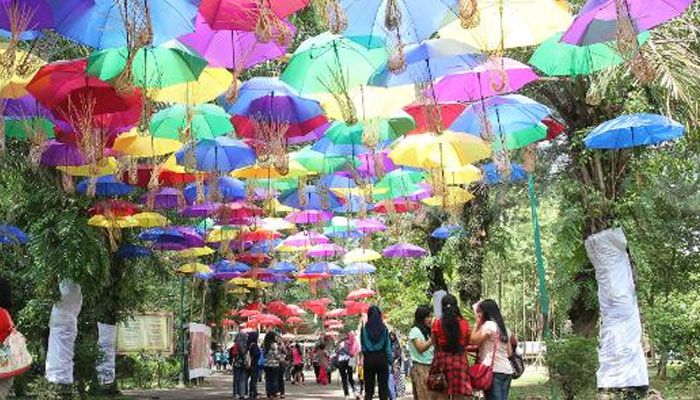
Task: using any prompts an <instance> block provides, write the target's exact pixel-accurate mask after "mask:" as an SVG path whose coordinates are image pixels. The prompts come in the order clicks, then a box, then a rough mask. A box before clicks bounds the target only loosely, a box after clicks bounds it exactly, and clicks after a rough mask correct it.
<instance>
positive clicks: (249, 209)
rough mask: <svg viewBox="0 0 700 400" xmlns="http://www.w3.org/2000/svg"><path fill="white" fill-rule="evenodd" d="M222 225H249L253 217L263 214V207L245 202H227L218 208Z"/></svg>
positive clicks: (217, 211)
mask: <svg viewBox="0 0 700 400" xmlns="http://www.w3.org/2000/svg"><path fill="white" fill-rule="evenodd" d="M216 214H217V215H218V218H217V220H218V222H219V223H220V224H222V225H247V224H248V223H249V222H250V220H251V219H253V218H255V217H259V216H261V215H262V209H261V208H260V207H258V206H256V205H254V204H247V203H244V202H234V203H226V204H223V205H221V207H219V208H218V209H217V210H216Z"/></svg>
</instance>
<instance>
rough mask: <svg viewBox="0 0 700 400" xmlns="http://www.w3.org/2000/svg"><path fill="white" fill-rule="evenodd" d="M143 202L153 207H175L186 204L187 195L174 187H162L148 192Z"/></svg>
mask: <svg viewBox="0 0 700 400" xmlns="http://www.w3.org/2000/svg"><path fill="white" fill-rule="evenodd" d="M141 202H142V203H144V204H148V205H149V206H150V207H151V208H153V209H166V210H167V209H175V208H182V207H184V205H185V197H184V196H183V195H182V191H181V190H180V189H177V188H172V187H162V188H159V189H156V190H152V191H150V192H148V193H146V194H145V195H144V196H143V197H142V198H141Z"/></svg>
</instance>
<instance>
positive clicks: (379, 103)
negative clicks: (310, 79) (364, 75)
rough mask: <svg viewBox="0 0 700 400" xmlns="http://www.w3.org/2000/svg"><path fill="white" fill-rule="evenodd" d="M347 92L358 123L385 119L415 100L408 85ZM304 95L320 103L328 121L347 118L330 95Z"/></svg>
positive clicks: (345, 111) (412, 90) (352, 89)
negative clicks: (373, 119)
mask: <svg viewBox="0 0 700 400" xmlns="http://www.w3.org/2000/svg"><path fill="white" fill-rule="evenodd" d="M372 73H374V71H373V72H372ZM347 92H348V98H349V100H350V102H351V103H352V109H353V110H354V111H355V116H356V117H357V119H358V120H360V121H367V120H370V119H372V118H385V117H386V116H387V115H391V114H393V113H394V112H396V110H398V109H400V108H402V107H404V106H406V105H408V104H410V103H413V102H414V101H415V100H416V90H415V89H414V88H413V87H412V86H408V85H406V86H394V87H379V86H366V85H360V86H356V87H354V88H351V89H348V90H347ZM306 95H308V96H311V97H313V98H315V99H316V100H318V101H320V102H321V107H323V109H324V110H325V112H326V116H327V117H328V118H329V119H333V120H337V121H343V120H345V119H346V118H347V116H348V115H347V110H345V109H344V107H341V106H342V105H341V104H339V103H338V101H337V100H336V99H335V97H333V94H332V93H307V94H306Z"/></svg>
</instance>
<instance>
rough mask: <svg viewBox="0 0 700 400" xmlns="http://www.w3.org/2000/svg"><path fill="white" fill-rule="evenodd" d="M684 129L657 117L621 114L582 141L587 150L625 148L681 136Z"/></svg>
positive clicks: (670, 121) (654, 115)
mask: <svg viewBox="0 0 700 400" xmlns="http://www.w3.org/2000/svg"><path fill="white" fill-rule="evenodd" d="M684 132H685V127H684V126H683V125H681V124H679V123H678V122H676V121H674V120H672V119H669V118H666V117H664V116H663V115H658V114H647V113H639V114H629V115H621V116H619V117H617V118H615V119H612V120H610V121H606V122H603V123H602V124H600V125H598V126H597V127H596V128H595V129H593V130H592V131H591V133H589V134H588V136H586V138H585V139H584V140H583V142H584V143H585V144H586V147H588V148H589V149H626V148H629V147H635V146H648V145H653V144H659V143H661V142H665V141H667V140H672V139H676V138H679V137H681V136H683V133H684Z"/></svg>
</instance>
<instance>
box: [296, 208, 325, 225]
mask: <svg viewBox="0 0 700 400" xmlns="http://www.w3.org/2000/svg"><path fill="white" fill-rule="evenodd" d="M331 218H333V213H332V212H330V211H321V210H295V211H292V212H291V213H289V214H288V215H287V216H286V217H285V219H286V220H287V221H289V222H293V223H295V224H302V225H308V224H317V223H319V222H325V221H329V220H330V219H331Z"/></svg>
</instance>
